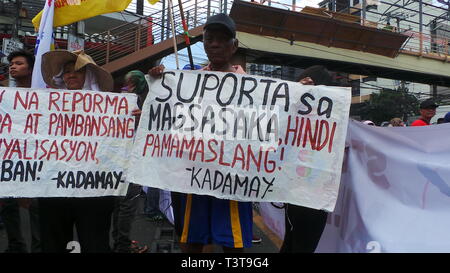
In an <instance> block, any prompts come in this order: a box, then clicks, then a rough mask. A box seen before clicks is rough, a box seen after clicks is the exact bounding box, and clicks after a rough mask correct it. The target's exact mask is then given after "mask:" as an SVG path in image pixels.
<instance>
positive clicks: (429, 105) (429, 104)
mask: <svg viewBox="0 0 450 273" xmlns="http://www.w3.org/2000/svg"><path fill="white" fill-rule="evenodd" d="M438 107H439V105H437V104H436V103H435V102H434V100H433V99H427V100H424V101H422V102H421V103H420V109H436V108H438Z"/></svg>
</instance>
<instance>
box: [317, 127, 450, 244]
mask: <svg viewBox="0 0 450 273" xmlns="http://www.w3.org/2000/svg"><path fill="white" fill-rule="evenodd" d="M449 129H450V124H447V123H446V124H439V125H432V126H420V127H374V126H366V125H364V124H361V123H360V122H355V121H354V122H350V123H349V130H348V140H347V141H348V144H349V149H348V156H347V159H346V162H345V168H344V170H343V174H342V182H341V184H342V185H341V190H340V193H339V200H338V202H337V205H336V210H335V211H334V212H333V213H332V214H330V215H329V217H328V224H327V226H326V228H325V231H324V234H323V235H322V238H321V241H320V243H319V246H318V249H317V252H372V253H373V252H391V253H392V252H449V251H450V234H449V232H448V230H449V228H450V220H449V217H448V215H449V209H448V208H449V207H450V185H449V181H450V167H449V164H448V162H449V161H448V158H449V154H450V143H449V142H448V141H442V140H443V139H447V137H448V132H449Z"/></svg>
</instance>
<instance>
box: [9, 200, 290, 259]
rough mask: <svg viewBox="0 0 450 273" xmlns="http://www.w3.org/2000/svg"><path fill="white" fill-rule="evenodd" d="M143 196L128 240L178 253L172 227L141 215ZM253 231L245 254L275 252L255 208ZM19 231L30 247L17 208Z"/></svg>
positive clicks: (217, 249) (25, 225)
mask: <svg viewBox="0 0 450 273" xmlns="http://www.w3.org/2000/svg"><path fill="white" fill-rule="evenodd" d="M144 202H145V196H141V197H139V203H138V204H139V205H138V208H137V213H136V217H135V219H134V221H133V223H132V228H131V235H130V237H131V240H136V241H138V242H139V244H140V245H147V246H148V247H149V251H148V252H149V253H181V250H180V248H179V247H178V244H177V243H176V242H177V238H176V235H175V232H174V229H173V226H172V224H171V223H170V222H169V221H167V220H166V219H164V220H162V221H156V222H155V221H151V220H150V218H149V217H147V216H146V215H145V214H144V213H143V212H144ZM253 214H254V216H253V222H254V225H253V229H254V235H256V236H257V237H261V239H262V242H261V243H256V244H253V246H252V247H251V248H247V249H245V253H277V252H278V250H279V248H280V246H281V243H282V242H281V240H280V239H278V237H277V236H276V235H275V234H274V233H273V232H271V231H270V230H269V229H268V228H267V227H266V226H265V225H264V223H263V221H262V217H261V216H260V215H259V213H258V209H257V208H256V209H254V213H253ZM21 218H22V231H23V234H24V237H25V240H26V243H27V245H28V248H30V242H31V235H30V224H29V217H28V210H26V209H23V208H21ZM111 242H112V240H111ZM6 248H7V236H6V231H5V229H4V228H1V227H0V253H3V252H5V250H6ZM207 251H208V252H211V253H222V248H221V247H219V246H216V245H210V246H208V247H207Z"/></svg>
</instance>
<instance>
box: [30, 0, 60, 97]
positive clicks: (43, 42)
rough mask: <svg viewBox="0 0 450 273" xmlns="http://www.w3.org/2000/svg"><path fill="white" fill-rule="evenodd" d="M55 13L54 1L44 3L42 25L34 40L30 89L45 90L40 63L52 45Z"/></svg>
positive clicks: (49, 0)
mask: <svg viewBox="0 0 450 273" xmlns="http://www.w3.org/2000/svg"><path fill="white" fill-rule="evenodd" d="M54 13H55V2H54V0H47V1H45V5H44V10H43V15H42V22H43V23H42V24H41V25H40V26H39V35H38V37H37V39H36V46H35V48H34V55H35V64H34V68H33V77H32V80H31V87H32V88H45V87H47V85H46V84H45V82H44V79H43V78H42V72H41V61H42V55H43V54H44V53H45V52H48V51H50V50H51V48H52V45H53V15H54Z"/></svg>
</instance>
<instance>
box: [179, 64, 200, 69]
mask: <svg viewBox="0 0 450 273" xmlns="http://www.w3.org/2000/svg"><path fill="white" fill-rule="evenodd" d="M201 68H202V67H201V66H200V65H198V64H194V70H199V69H201ZM183 70H192V69H191V65H190V64H187V65H185V66H184V67H183Z"/></svg>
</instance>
